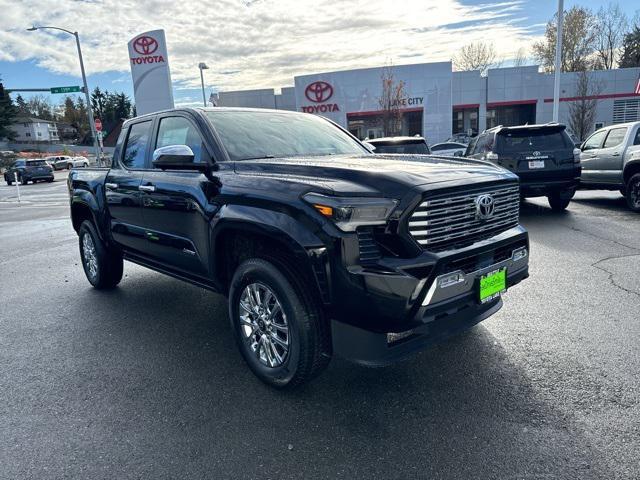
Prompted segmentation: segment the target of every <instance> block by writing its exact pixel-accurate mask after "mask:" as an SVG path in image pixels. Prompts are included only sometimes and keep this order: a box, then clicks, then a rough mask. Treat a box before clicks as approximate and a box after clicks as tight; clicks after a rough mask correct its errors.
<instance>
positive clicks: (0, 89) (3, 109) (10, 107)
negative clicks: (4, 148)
mask: <svg viewBox="0 0 640 480" xmlns="http://www.w3.org/2000/svg"><path fill="white" fill-rule="evenodd" d="M17 113H18V109H17V108H16V107H15V105H14V104H13V101H12V100H11V97H10V96H9V93H8V92H6V91H5V89H4V85H2V82H0V139H2V138H6V139H8V140H13V139H14V138H15V137H16V133H15V132H14V131H13V129H12V128H11V125H12V124H13V123H14V122H15V117H16V115H17Z"/></svg>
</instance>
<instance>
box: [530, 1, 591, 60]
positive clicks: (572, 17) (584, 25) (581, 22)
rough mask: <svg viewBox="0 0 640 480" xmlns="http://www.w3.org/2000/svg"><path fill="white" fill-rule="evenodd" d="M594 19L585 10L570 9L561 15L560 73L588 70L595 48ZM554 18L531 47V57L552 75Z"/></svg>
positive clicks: (556, 23)
mask: <svg viewBox="0 0 640 480" xmlns="http://www.w3.org/2000/svg"><path fill="white" fill-rule="evenodd" d="M595 25H596V21H595V16H594V15H593V13H592V12H591V10H589V9H588V8H585V7H578V6H573V7H571V9H569V11H567V12H565V14H564V28H563V29H562V55H561V59H562V62H561V65H562V71H563V72H582V71H584V70H587V69H588V68H589V67H590V66H591V63H592V61H591V57H592V56H593V53H594V50H595V46H596V26H595ZM557 38H558V22H557V15H554V18H553V19H551V20H550V21H549V22H548V23H547V28H546V30H545V34H544V39H543V40H541V41H540V42H536V43H534V44H533V54H534V56H535V57H536V58H537V59H538V61H539V62H540V64H541V65H542V67H543V68H544V69H545V71H547V72H553V71H554V64H555V57H556V40H557Z"/></svg>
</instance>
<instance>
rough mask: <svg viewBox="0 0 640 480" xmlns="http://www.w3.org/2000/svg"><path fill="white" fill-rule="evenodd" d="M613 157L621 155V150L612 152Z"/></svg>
mask: <svg viewBox="0 0 640 480" xmlns="http://www.w3.org/2000/svg"><path fill="white" fill-rule="evenodd" d="M611 156H612V157H619V156H620V152H613V153H612V154H611Z"/></svg>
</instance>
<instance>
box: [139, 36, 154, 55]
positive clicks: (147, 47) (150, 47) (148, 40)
mask: <svg viewBox="0 0 640 480" xmlns="http://www.w3.org/2000/svg"><path fill="white" fill-rule="evenodd" d="M133 49H134V50H135V51H136V52H138V53H139V54H140V55H151V54H152V53H153V52H155V51H156V50H157V49H158V41H157V40H156V39H155V38H153V37H147V36H146V35H143V36H141V37H138V38H136V39H135V40H134V41H133Z"/></svg>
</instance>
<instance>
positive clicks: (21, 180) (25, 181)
mask: <svg viewBox="0 0 640 480" xmlns="http://www.w3.org/2000/svg"><path fill="white" fill-rule="evenodd" d="M20 183H21V184H22V185H26V184H27V183H29V180H27V179H26V178H24V177H20Z"/></svg>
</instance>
